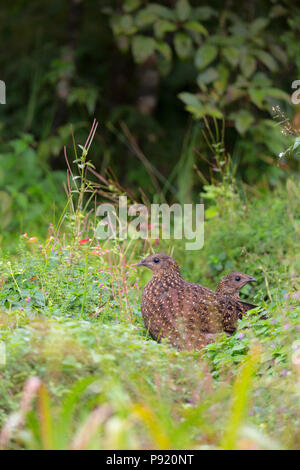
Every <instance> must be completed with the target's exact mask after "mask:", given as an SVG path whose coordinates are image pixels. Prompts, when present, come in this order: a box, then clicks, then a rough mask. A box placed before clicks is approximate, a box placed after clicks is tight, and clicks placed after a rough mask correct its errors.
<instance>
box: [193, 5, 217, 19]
mask: <svg viewBox="0 0 300 470" xmlns="http://www.w3.org/2000/svg"><path fill="white" fill-rule="evenodd" d="M217 15H218V13H217V12H216V10H214V9H213V8H211V7H197V8H195V9H194V15H193V16H194V17H195V18H196V19H197V20H209V18H211V17H212V16H217Z"/></svg>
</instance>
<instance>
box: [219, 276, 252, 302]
mask: <svg viewBox="0 0 300 470" xmlns="http://www.w3.org/2000/svg"><path fill="white" fill-rule="evenodd" d="M249 282H257V281H256V279H255V278H254V277H251V276H248V274H244V273H230V274H227V276H225V277H223V278H222V279H221V281H220V282H219V284H218V285H217V288H216V292H217V293H218V294H221V295H229V296H231V297H233V298H235V299H236V300H239V301H240V302H242V303H243V305H245V306H248V307H249V308H248V309H249V310H250V309H252V308H256V307H257V305H254V304H249V303H248V302H244V301H243V300H241V299H240V290H241V289H242V288H243V287H244V286H245V285H246V284H248V283H249Z"/></svg>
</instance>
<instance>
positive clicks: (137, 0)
mask: <svg viewBox="0 0 300 470" xmlns="http://www.w3.org/2000/svg"><path fill="white" fill-rule="evenodd" d="M140 4H141V0H125V1H124V5H123V8H124V11H126V13H130V12H131V11H133V10H136V8H137V7H139V6H140Z"/></svg>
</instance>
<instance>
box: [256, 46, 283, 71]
mask: <svg viewBox="0 0 300 470" xmlns="http://www.w3.org/2000/svg"><path fill="white" fill-rule="evenodd" d="M254 54H255V55H256V57H257V58H258V59H259V60H260V61H261V62H262V63H263V64H264V65H265V66H266V67H267V68H268V69H269V70H271V72H275V71H276V70H277V68H278V66H277V62H276V61H275V60H274V59H273V57H272V56H271V54H269V53H268V52H266V51H255V52H254Z"/></svg>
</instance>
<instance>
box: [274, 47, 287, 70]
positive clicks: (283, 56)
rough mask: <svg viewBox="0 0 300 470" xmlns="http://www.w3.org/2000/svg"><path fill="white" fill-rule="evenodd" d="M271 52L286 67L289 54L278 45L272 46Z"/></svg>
mask: <svg viewBox="0 0 300 470" xmlns="http://www.w3.org/2000/svg"><path fill="white" fill-rule="evenodd" d="M269 47H270V50H271V52H272V55H273V56H274V57H275V58H276V59H277V60H279V61H280V62H281V63H282V64H284V65H286V64H287V63H288V55H287V53H286V52H285V51H284V50H283V49H282V48H281V47H280V46H278V44H270V46H269Z"/></svg>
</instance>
